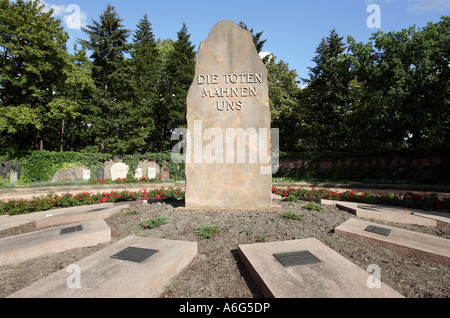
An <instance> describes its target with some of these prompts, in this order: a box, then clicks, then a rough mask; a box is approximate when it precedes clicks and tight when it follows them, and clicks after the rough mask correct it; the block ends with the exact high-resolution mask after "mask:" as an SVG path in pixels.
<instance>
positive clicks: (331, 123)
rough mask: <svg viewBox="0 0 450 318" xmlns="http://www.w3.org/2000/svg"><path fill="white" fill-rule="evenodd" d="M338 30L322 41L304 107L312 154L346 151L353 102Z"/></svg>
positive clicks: (348, 70)
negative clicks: (348, 119) (348, 121)
mask: <svg viewBox="0 0 450 318" xmlns="http://www.w3.org/2000/svg"><path fill="white" fill-rule="evenodd" d="M342 39H343V38H342V37H340V36H339V35H338V33H337V32H336V30H334V29H333V30H332V31H331V32H330V35H329V36H328V37H327V38H325V39H322V41H321V42H320V44H319V46H318V47H317V49H316V56H315V57H314V58H313V61H314V62H315V63H316V65H315V66H314V67H311V68H309V70H310V73H309V75H310V78H309V79H306V80H304V81H305V82H306V83H308V86H307V88H306V89H305V92H304V94H303V95H304V96H303V98H302V103H303V104H304V106H305V108H304V109H305V111H306V112H307V113H306V119H307V125H308V129H307V131H308V132H307V134H306V136H305V138H304V140H303V144H304V146H305V147H306V148H308V149H310V150H343V149H346V147H347V144H348V142H347V140H346V139H347V135H348V126H347V123H346V118H347V115H348V113H349V111H350V109H349V106H350V102H351V95H350V90H349V86H350V82H351V80H352V77H353V75H352V72H350V65H351V64H350V59H349V58H348V56H347V54H345V53H344V52H345V50H346V46H345V44H344V43H343V41H342Z"/></svg>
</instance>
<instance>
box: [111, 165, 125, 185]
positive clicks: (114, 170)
mask: <svg viewBox="0 0 450 318" xmlns="http://www.w3.org/2000/svg"><path fill="white" fill-rule="evenodd" d="M127 175H128V166H127V165H126V164H124V163H122V162H119V163H116V164H114V165H113V166H112V167H111V179H112V180H113V181H114V180H117V179H119V178H120V179H125V178H126V177H127Z"/></svg>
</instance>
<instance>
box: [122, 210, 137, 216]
mask: <svg viewBox="0 0 450 318" xmlns="http://www.w3.org/2000/svg"><path fill="white" fill-rule="evenodd" d="M136 214H139V211H136V210H128V211H125V212H123V215H136Z"/></svg>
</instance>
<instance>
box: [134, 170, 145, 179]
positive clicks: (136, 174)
mask: <svg viewBox="0 0 450 318" xmlns="http://www.w3.org/2000/svg"><path fill="white" fill-rule="evenodd" d="M134 177H135V178H136V179H142V177H143V173H142V168H137V169H136V173H135V174H134Z"/></svg>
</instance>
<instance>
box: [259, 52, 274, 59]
mask: <svg viewBox="0 0 450 318" xmlns="http://www.w3.org/2000/svg"><path fill="white" fill-rule="evenodd" d="M268 55H270V56H271V58H272V56H273V54H272V53H270V52H260V53H259V57H260V58H261V59H263V58H265V57H266V56H268Z"/></svg>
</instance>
